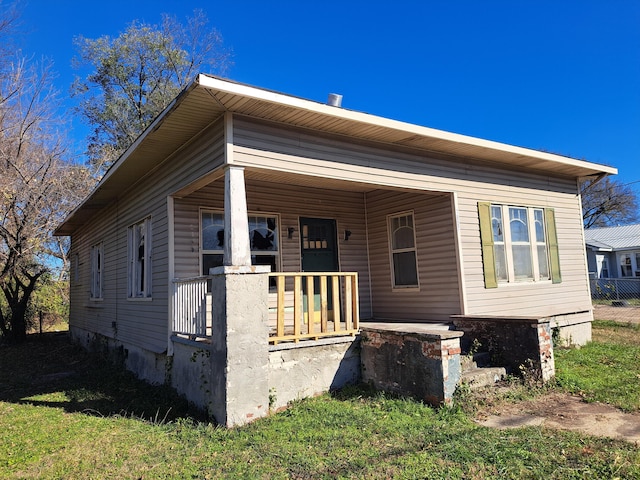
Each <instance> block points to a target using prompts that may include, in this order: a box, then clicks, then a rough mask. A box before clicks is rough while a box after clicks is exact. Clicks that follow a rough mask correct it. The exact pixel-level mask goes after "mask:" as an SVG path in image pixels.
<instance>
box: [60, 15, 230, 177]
mask: <svg viewBox="0 0 640 480" xmlns="http://www.w3.org/2000/svg"><path fill="white" fill-rule="evenodd" d="M207 24H208V19H207V17H206V15H205V14H204V13H203V12H202V11H201V10H195V11H194V13H193V16H191V17H188V18H187V20H186V23H180V22H178V20H177V19H176V18H175V17H172V16H169V15H163V16H162V23H161V24H160V25H151V24H147V23H144V22H139V21H134V22H132V23H131V24H130V25H129V26H128V27H127V29H126V30H125V31H124V32H123V33H121V34H120V35H119V36H118V37H115V38H111V37H109V36H103V37H100V38H97V39H88V38H84V37H78V38H76V39H75V43H76V47H77V48H78V51H79V56H78V57H77V58H75V59H74V65H75V67H76V68H82V67H85V68H86V67H89V68H90V69H91V70H92V71H91V73H89V74H88V75H87V76H86V78H84V79H81V78H76V80H75V82H74V84H73V86H72V89H71V92H72V95H74V96H75V97H77V98H79V99H80V104H79V105H78V107H77V112H78V113H79V114H80V115H81V116H82V117H83V118H84V120H85V121H86V123H87V124H89V125H90V126H91V127H92V128H93V132H92V133H91V135H90V137H89V139H88V140H89V141H88V147H87V155H88V157H89V160H90V162H91V163H92V165H93V166H94V168H95V169H96V172H97V174H101V173H104V171H105V170H106V169H107V168H108V167H109V166H110V165H111V164H112V163H113V162H114V161H115V160H117V158H118V157H119V156H120V155H121V154H122V153H123V152H124V151H125V150H126V149H127V148H128V147H129V145H131V144H132V143H133V142H134V141H135V139H136V138H137V137H138V136H139V135H140V134H141V133H142V132H143V131H144V130H145V128H147V126H149V125H150V124H151V122H152V121H153V120H154V119H155V117H156V116H157V115H158V114H159V113H160V112H162V110H164V108H165V107H166V106H167V105H168V104H169V103H170V102H171V100H173V98H174V97H175V96H176V95H177V94H178V93H179V92H180V91H181V90H182V89H183V88H184V87H186V86H187V85H188V84H189V82H191V81H192V80H193V78H194V77H195V75H196V74H198V73H200V70H201V69H203V68H206V69H207V70H208V71H209V73H223V72H224V70H225V68H226V67H227V65H228V64H229V54H228V53H227V52H226V51H225V50H224V49H223V48H222V37H221V35H220V34H219V33H218V32H217V31H216V30H215V29H211V28H208V26H207Z"/></svg>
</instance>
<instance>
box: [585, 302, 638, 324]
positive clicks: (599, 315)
mask: <svg viewBox="0 0 640 480" xmlns="http://www.w3.org/2000/svg"><path fill="white" fill-rule="evenodd" d="M593 318H595V319H596V320H612V321H614V322H625V323H640V307H637V306H630V305H626V306H621V307H612V306H611V305H594V306H593Z"/></svg>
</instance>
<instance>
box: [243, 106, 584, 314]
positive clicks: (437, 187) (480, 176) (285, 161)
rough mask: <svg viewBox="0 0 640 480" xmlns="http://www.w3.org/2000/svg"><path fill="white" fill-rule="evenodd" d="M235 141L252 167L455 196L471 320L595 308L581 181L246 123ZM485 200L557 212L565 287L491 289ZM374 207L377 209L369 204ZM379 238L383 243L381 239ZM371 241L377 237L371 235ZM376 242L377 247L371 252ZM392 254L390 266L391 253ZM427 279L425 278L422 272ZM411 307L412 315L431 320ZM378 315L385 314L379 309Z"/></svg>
mask: <svg viewBox="0 0 640 480" xmlns="http://www.w3.org/2000/svg"><path fill="white" fill-rule="evenodd" d="M234 141H235V144H236V146H235V160H236V162H237V163H238V164H239V165H245V166H247V167H259V168H263V169H273V170H278V169H284V170H286V171H288V172H291V173H300V174H304V175H311V176H315V177H318V178H323V177H326V178H332V179H340V180H348V181H354V182H359V183H369V184H371V185H372V188H378V187H384V186H386V187H389V188H394V189H399V188H401V189H405V190H423V191H436V192H456V193H457V198H458V208H459V211H458V212H457V214H458V225H459V229H460V232H459V245H460V250H461V258H462V268H463V274H464V281H465V289H466V291H465V295H466V306H467V311H466V312H464V313H468V314H519V315H551V314H558V313H566V312H568V311H579V310H587V309H590V308H591V302H590V298H589V290H588V287H587V284H588V279H587V273H586V266H585V257H584V255H585V254H584V243H583V233H582V223H581V212H580V205H579V201H578V196H577V193H578V192H577V186H576V181H575V179H571V178H555V177H550V176H547V175H544V174H539V173H535V172H523V171H522V170H521V169H515V168H514V169H509V168H507V167H497V166H495V165H490V164H488V163H481V162H477V161H474V160H472V159H465V158H454V157H451V158H446V157H437V156H435V155H433V156H432V155H429V154H426V153H420V152H417V151H411V150H408V149H397V148H396V147H394V146H391V145H384V144H374V143H365V142H361V141H352V140H351V139H349V138H346V137H337V136H334V137H328V136H326V135H321V134H316V133H314V132H312V131H309V130H305V129H296V128H293V127H288V128H286V129H283V128H281V127H279V126H277V125H275V124H268V123H266V122H259V121H254V120H249V119H246V118H243V119H239V120H237V122H236V127H235V130H234ZM319 181H321V180H319ZM368 198H369V201H370V200H371V199H372V198H371V197H368ZM390 201H391V200H390ZM393 201H394V202H396V203H395V206H394V207H395V208H399V209H401V208H402V202H400V201H398V200H393ZM479 201H484V202H495V203H504V204H512V205H522V206H533V207H550V208H554V209H555V213H556V223H557V231H558V242H559V252H560V265H561V273H562V283H560V284H551V283H536V284H518V285H500V286H499V287H498V288H496V289H485V288H484V278H483V269H482V252H481V246H480V235H479V227H478V209H477V203H478V202H479ZM367 206H368V208H369V207H370V205H369V202H367ZM375 233H376V234H377V235H378V236H379V239H381V238H382V237H381V235H382V233H381V232H375ZM369 234H370V236H371V235H373V233H372V232H371V231H370V232H369ZM376 238H377V239H378V237H376ZM374 243H375V242H373V241H372V242H371V247H374ZM385 245H386V243H385ZM451 245H452V246H453V245H454V244H453V241H452V244H451ZM385 255H386V256H385V258H386V260H385V262H386V263H388V253H386V254H385ZM381 258H382V256H374V255H371V259H372V262H382V260H381ZM382 263H384V262H382ZM376 267H377V268H376V270H375V273H374V269H373V263H372V275H374V276H375V277H376V281H378V280H379V279H382V280H384V279H385V278H390V273H389V272H388V268H389V267H388V266H387V267H386V268H387V270H386V271H385V270H384V269H383V266H381V265H377V266H376ZM420 268H421V269H422V264H421V267H420ZM420 273H421V275H422V274H423V272H422V270H421V272H420ZM378 277H379V278H378ZM385 281H386V280H385ZM373 291H374V292H375V291H376V289H375V288H374V289H373ZM374 301H375V300H374ZM411 305H413V304H410V306H409V309H410V311H411V312H412V314H413V313H415V314H416V315H418V314H421V315H425V314H424V312H420V311H418V310H417V309H414V308H413V307H412V306H411ZM443 305H449V307H443V309H442V312H444V311H445V310H446V308H451V302H443ZM451 310H452V312H451V313H455V312H454V311H453V308H451ZM374 315H378V312H377V310H376V307H375V303H374Z"/></svg>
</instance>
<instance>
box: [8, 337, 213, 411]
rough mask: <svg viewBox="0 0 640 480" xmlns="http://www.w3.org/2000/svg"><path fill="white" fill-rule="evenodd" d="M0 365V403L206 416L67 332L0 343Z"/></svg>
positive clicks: (167, 390)
mask: <svg viewBox="0 0 640 480" xmlns="http://www.w3.org/2000/svg"><path fill="white" fill-rule="evenodd" d="M0 365H1V366H2V367H1V368H0V401H3V402H11V403H23V404H32V405H43V406H48V407H54V408H63V409H64V410H65V411H66V412H70V413H72V412H82V413H85V414H88V415H96V416H110V415H121V416H128V417H137V418H142V419H145V420H150V421H154V422H162V421H172V420H175V419H176V418H185V417H188V418H192V419H194V420H197V421H202V420H206V416H205V415H204V414H203V412H201V411H199V410H198V409H196V408H194V407H193V406H191V405H189V404H188V402H187V401H186V400H185V399H184V398H182V397H180V396H179V395H178V394H177V393H176V392H175V390H173V389H172V388H170V387H168V386H166V385H158V386H154V385H150V384H148V383H146V382H143V381H141V380H138V379H136V378H135V376H134V375H133V374H132V373H131V372H129V371H127V370H125V369H124V368H123V367H120V366H117V365H114V364H113V363H111V362H110V361H109V360H108V359H107V358H104V357H102V356H100V355H97V354H92V353H89V352H87V351H85V350H84V349H82V348H81V347H79V346H78V345H75V344H73V343H72V342H71V341H70V339H69V337H68V334H67V333H66V332H65V333H44V334H36V335H30V336H29V337H28V338H27V341H26V342H25V343H23V344H21V345H0Z"/></svg>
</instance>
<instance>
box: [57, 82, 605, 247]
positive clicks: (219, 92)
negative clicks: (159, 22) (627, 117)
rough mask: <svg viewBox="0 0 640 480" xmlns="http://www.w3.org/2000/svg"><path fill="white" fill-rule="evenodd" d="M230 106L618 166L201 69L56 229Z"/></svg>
mask: <svg viewBox="0 0 640 480" xmlns="http://www.w3.org/2000/svg"><path fill="white" fill-rule="evenodd" d="M226 112H232V113H237V114H241V115H246V116H250V117H254V118H259V119H263V120H269V121H274V122H278V123H281V124H286V125H293V126H297V127H303V128H309V129H313V130H316V131H321V132H325V133H330V134H336V135H344V136H348V137H351V138H358V139H363V140H368V141H373V142H378V143H384V144H387V145H394V146H399V147H405V148H411V149H417V150H422V151H424V152H427V153H428V152H432V153H433V154H440V155H449V156H456V157H465V158H469V159H476V160H479V161H484V162H491V163H492V164H494V165H498V166H500V165H502V166H505V167H509V168H517V169H524V170H532V171H538V172H543V173H545V174H547V175H552V176H562V177H571V178H579V177H588V176H598V175H607V174H616V173H617V169H616V168H614V167H609V166H605V165H599V164H596V163H591V162H587V161H584V160H577V159H574V158H570V157H565V156H561V155H556V154H552V153H547V152H541V151H538V150H531V149H527V148H523V147H516V146H512V145H507V144H504V143H499V142H493V141H489V140H483V139H480V138H475V137H470V136H466V135H460V134H456V133H450V132H445V131H442V130H436V129H433V128H428V127H423V126H420V125H415V124H411V123H405V122H400V121H397V120H391V119H388V118H384V117H379V116H375V115H371V114H367V113H363V112H357V111H353V110H348V109H345V108H340V107H336V106H331V105H327V104H324V103H320V102H315V101H311V100H306V99H302V98H298V97H293V96H290V95H285V94H282V93H278V92H273V91H270V90H265V89H262V88H257V87H254V86H250V85H246V84H242V83H238V82H233V81H230V80H226V79H222V78H219V77H213V76H210V75H204V74H200V75H198V76H197V77H196V79H195V80H194V81H193V82H192V84H191V85H189V86H188V87H187V88H186V89H185V90H183V91H182V92H181V93H180V95H178V96H177V97H176V98H175V99H174V100H173V101H172V102H171V104H170V105H169V106H168V107H167V108H166V109H165V110H164V111H163V112H162V113H161V114H160V115H159V116H158V117H157V118H156V119H155V120H154V122H153V123H152V124H151V125H150V126H149V127H148V128H147V129H146V130H145V131H144V133H143V134H142V135H140V137H139V138H138V139H137V140H136V141H135V142H134V143H133V145H131V146H130V147H129V149H127V151H126V152H125V153H124V154H123V155H122V156H121V157H120V158H119V159H118V161H116V162H115V163H114V164H113V165H112V166H111V168H110V169H109V170H108V171H107V173H106V174H105V175H104V177H103V178H102V180H101V181H100V182H99V184H98V185H97V186H96V188H95V189H94V191H93V192H92V193H91V194H90V195H89V197H88V198H87V199H86V200H85V201H84V202H83V203H82V204H81V205H80V206H79V207H78V208H76V209H75V210H74V211H73V212H72V213H71V214H70V215H69V216H68V217H67V219H66V220H65V221H64V222H63V223H62V225H60V226H59V227H58V229H57V230H56V232H55V233H56V235H70V234H71V233H72V232H73V231H74V230H75V229H76V228H77V227H79V226H81V225H83V224H84V223H85V222H86V220H87V219H88V218H90V217H91V215H93V213H95V212H96V211H97V210H100V209H102V208H103V207H104V206H106V205H108V204H109V203H111V202H112V201H114V200H115V199H116V198H117V197H118V195H120V194H121V193H122V192H124V191H126V190H127V189H128V188H130V187H131V186H132V185H134V184H135V183H136V182H137V181H138V180H139V179H140V178H141V177H143V176H144V175H145V174H146V173H147V172H148V171H150V170H151V169H152V168H154V167H155V166H156V165H158V164H159V163H161V162H162V161H163V160H164V159H166V158H167V157H168V156H170V155H171V154H173V153H174V152H176V151H177V150H179V149H180V148H181V147H182V146H184V145H185V144H186V143H187V142H188V141H189V140H190V139H191V138H193V137H194V136H195V135H197V134H198V133H199V132H201V131H202V130H203V129H204V128H205V127H206V126H208V125H210V124H211V123H212V122H214V121H215V120H216V119H218V118H220V117H221V116H222V115H224V114H225V113H226Z"/></svg>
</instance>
